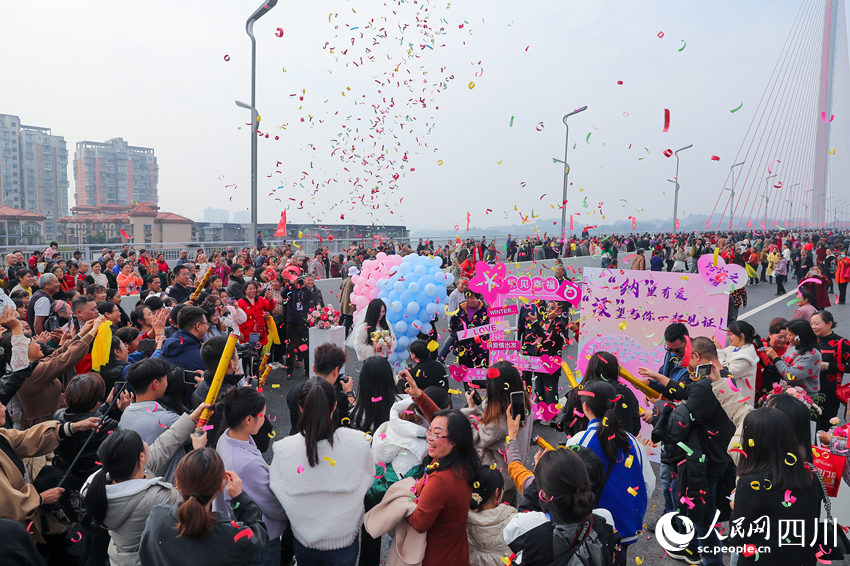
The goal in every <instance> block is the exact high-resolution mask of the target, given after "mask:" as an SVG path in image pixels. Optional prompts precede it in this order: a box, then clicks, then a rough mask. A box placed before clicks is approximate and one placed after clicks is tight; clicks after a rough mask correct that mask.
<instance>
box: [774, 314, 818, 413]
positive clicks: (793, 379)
mask: <svg viewBox="0 0 850 566" xmlns="http://www.w3.org/2000/svg"><path fill="white" fill-rule="evenodd" d="M785 332H786V333H787V334H788V338H789V340H790V342H791V345H792V346H794V350H793V351H792V352H791V355H788V356H785V357H784V358H780V357H779V355H778V354H777V353H776V352H775V351H774V350H773V348H768V349H767V350H765V351H764V353H765V355H766V356H767V358H768V359H769V360H770V361H771V363H772V364H773V366H774V367H775V368H776V370H777V371H778V372H779V375H781V376H782V379H783V380H784V381H786V382H787V383H788V384H789V385H793V386H800V387H802V388H803V389H805V390H806V391H807V392H808V393H809V395H811V396H814V395H816V394H817V393H818V392H820V370H821V365H820V364H821V354H820V350H818V349H817V346H818V339H817V336H815V333H814V331H813V330H812V327H811V324H810V323H809V321H808V320H802V319H795V320H792V321H791V322H789V323H788V326H787V327H786V328H785Z"/></svg>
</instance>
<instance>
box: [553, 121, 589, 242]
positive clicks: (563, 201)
mask: <svg viewBox="0 0 850 566" xmlns="http://www.w3.org/2000/svg"><path fill="white" fill-rule="evenodd" d="M585 110H587V106H582V107H581V108H576V109H575V110H573V111H572V112H569V113H568V114H566V115H565V116H564V126H565V127H566V134H565V136H564V138H565V142H564V163H563V165H564V191H563V198H561V246H562V250H563V249H565V248H566V245H565V244H566V239H567V187H569V185H570V183H569V177H570V165H569V163H567V152H568V151H569V149H570V125H569V124H568V123H567V118H569V117H570V116H572V115H573V114H578V113H579V112H584V111H585ZM555 161H560V160H558V159H556V160H555Z"/></svg>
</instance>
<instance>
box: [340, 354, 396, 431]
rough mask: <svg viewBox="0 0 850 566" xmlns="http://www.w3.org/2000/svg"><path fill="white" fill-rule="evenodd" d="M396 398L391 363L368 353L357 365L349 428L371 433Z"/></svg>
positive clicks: (385, 418)
mask: <svg viewBox="0 0 850 566" xmlns="http://www.w3.org/2000/svg"><path fill="white" fill-rule="evenodd" d="M400 400H401V397H400V396H399V395H398V394H397V393H396V384H395V378H394V376H393V368H392V366H391V365H390V363H389V362H388V361H387V359H386V358H382V357H381V356H372V357H371V358H369V359H367V360H366V361H365V362H364V363H363V367H362V368H361V369H360V379H359V381H358V388H357V404H356V405H355V406H354V409H353V410H352V412H351V426H352V428H356V429H358V430H361V431H363V432H369V433H373V434H374V432H375V431H376V430H377V429H378V427H379V426H381V425H382V424H383V423H385V422H387V421H388V420H389V419H390V409H391V408H392V406H393V404H394V403H395V402H396V401H400Z"/></svg>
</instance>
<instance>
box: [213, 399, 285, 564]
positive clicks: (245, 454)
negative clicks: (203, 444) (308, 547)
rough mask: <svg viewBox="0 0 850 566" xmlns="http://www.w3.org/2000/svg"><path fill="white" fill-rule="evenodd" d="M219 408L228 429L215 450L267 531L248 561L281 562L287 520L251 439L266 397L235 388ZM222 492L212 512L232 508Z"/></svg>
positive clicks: (257, 428) (261, 421)
mask: <svg viewBox="0 0 850 566" xmlns="http://www.w3.org/2000/svg"><path fill="white" fill-rule="evenodd" d="M219 407H220V408H221V410H222V412H223V413H224V421H225V424H226V425H227V428H226V429H225V431H224V432H223V433H222V435H221V436H220V437H219V439H218V443H217V444H216V447H215V449H216V451H217V452H218V453H219V455H220V456H221V459H222V461H223V462H224V467H225V468H226V469H228V470H231V471H233V472H234V473H236V474H237V475H238V476H239V477H240V478H241V479H242V489H243V491H244V492H245V493H247V494H248V496H249V497H250V498H251V500H252V501H253V502H254V503H255V504H256V505H257V507H259V508H260V511H261V512H262V515H263V523H265V525H266V528H267V529H268V533H269V544H268V545H266V546H265V547H264V548H262V549H260V551H259V552H258V554H257V556H255V557H254V558H253V559H252V561H251V564H256V565H257V566H277V565H278V564H280V540H279V539H280V535H281V534H282V533H283V532H284V531H285V530H286V527H287V524H288V523H287V520H286V513H285V512H284V510H283V507H281V505H280V501H278V499H277V497H275V495H274V493H272V491H271V488H270V487H269V466H268V464H266V461H265V460H263V454H262V452H260V451H259V449H257V445H256V443H255V442H254V439H253V438H252V436H254V435H256V434H257V433H258V432H259V431H260V429H261V428H262V427H263V424H264V423H265V421H266V399H265V397H263V395H262V393H258V392H257V390H256V389H254V388H253V387H234V388H233V389H231V390H230V391H228V392H227V394H226V395H225V396H224V398H223V399H222V400H221V402H220V403H219ZM221 495H222V496H221V497H216V499H215V500H214V501H213V507H212V508H213V511H218V512H221V513H224V514H228V513H230V510H231V509H232V501H231V497H230V494H229V493H224V492H222V494H221ZM231 518H232V517H231Z"/></svg>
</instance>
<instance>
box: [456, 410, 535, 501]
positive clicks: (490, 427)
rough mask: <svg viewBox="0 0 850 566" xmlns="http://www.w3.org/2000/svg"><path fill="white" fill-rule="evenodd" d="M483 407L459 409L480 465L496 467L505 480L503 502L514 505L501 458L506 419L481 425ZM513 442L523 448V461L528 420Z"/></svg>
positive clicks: (528, 437)
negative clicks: (467, 425) (470, 429)
mask: <svg viewBox="0 0 850 566" xmlns="http://www.w3.org/2000/svg"><path fill="white" fill-rule="evenodd" d="M484 407H486V402H485V405H484V406H478V407H475V408H474V409H461V411H462V412H463V413H464V414H465V415H466V416H467V417H469V419H470V422H471V423H472V440H473V442H474V443H475V448H476V450H478V456H479V457H480V458H481V465H482V466H492V465H493V464H495V465H496V467H497V468H498V470H499V471H500V472H501V473H502V477H503V478H504V479H505V496H504V497H505V501H507V502H508V503H511V504H515V503H516V499H517V493H516V486H515V485H514V482H513V481H512V480H511V475H510V474H509V473H508V465H507V463H506V462H505V456H503V454H506V453H507V443H506V442H505V438H506V437H507V436H508V422H507V417H504V416H500V417H499V419H498V420H497V421H494V422H491V423H488V424H483V423H481V422H480V418H481V415H483V414H484ZM515 442H518V443H519V446H524V447H525V451H524V453H523V454H522V458H523V461H524V460H525V459H526V457H527V456H528V450H529V447H530V446H531V426H530V424H529V422H528V419H526V420H525V421H524V422H523V424H522V426H520V427H519V435H518V438H517V439H516V441H515ZM500 452H501V453H500Z"/></svg>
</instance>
